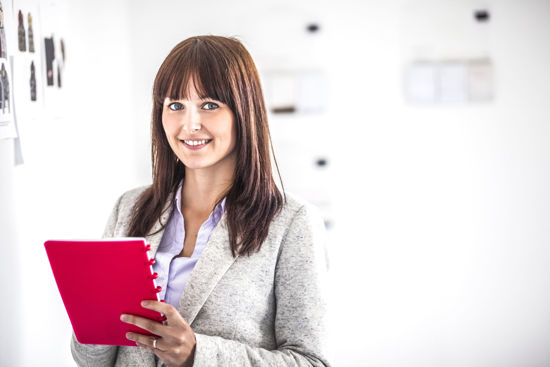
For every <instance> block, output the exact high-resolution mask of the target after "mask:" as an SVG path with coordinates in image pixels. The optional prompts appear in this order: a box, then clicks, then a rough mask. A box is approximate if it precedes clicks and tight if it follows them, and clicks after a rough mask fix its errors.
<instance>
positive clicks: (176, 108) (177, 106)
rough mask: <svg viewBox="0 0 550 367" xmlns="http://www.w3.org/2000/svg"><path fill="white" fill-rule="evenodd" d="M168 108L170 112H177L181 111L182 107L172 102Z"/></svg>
mask: <svg viewBox="0 0 550 367" xmlns="http://www.w3.org/2000/svg"><path fill="white" fill-rule="evenodd" d="M168 108H169V109H171V110H172V111H179V110H183V105H182V104H181V103H179V102H173V103H170V104H169V105H168Z"/></svg>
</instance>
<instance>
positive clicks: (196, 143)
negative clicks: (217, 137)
mask: <svg viewBox="0 0 550 367" xmlns="http://www.w3.org/2000/svg"><path fill="white" fill-rule="evenodd" d="M180 141H181V142H182V143H183V145H185V147H187V148H189V149H192V150H197V149H201V148H203V147H205V146H206V145H207V144H208V143H210V142H211V141H212V139H181V140H180Z"/></svg>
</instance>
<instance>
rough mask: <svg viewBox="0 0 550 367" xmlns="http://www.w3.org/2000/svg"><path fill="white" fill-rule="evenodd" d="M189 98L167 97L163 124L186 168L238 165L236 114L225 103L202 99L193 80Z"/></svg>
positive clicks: (190, 85)
mask: <svg viewBox="0 0 550 367" xmlns="http://www.w3.org/2000/svg"><path fill="white" fill-rule="evenodd" d="M187 98H188V99H182V100H172V99H170V98H168V97H167V98H166V99H165V100H164V104H163V108H162V125H163V127H164V132H165V133H166V138H167V139H168V143H169V144H170V147H171V148H172V150H173V151H174V153H175V154H176V156H177V157H178V158H179V160H180V161H181V162H182V163H183V164H184V165H185V167H186V170H189V169H192V170H205V169H215V170H218V169H229V170H231V172H233V169H234V167H235V162H236V158H235V155H236V153H235V144H236V140H237V137H236V131H235V130H236V129H235V115H234V114H233V111H231V109H230V108H229V107H228V106H227V105H226V104H224V103H222V102H220V101H216V100H214V99H212V98H207V99H201V98H200V97H199V95H198V94H197V91H196V90H195V87H194V84H193V81H192V80H191V81H190V82H189V93H188V97H187Z"/></svg>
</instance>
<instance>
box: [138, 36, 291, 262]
mask: <svg viewBox="0 0 550 367" xmlns="http://www.w3.org/2000/svg"><path fill="white" fill-rule="evenodd" d="M191 80H192V81H193V83H194V84H195V85H194V86H195V89H196V90H197V92H198V94H199V95H200V96H201V97H202V98H207V97H209V98H213V99H216V100H218V101H220V102H223V103H225V104H227V105H228V106H229V108H230V109H231V110H232V111H233V113H234V115H235V123H236V135H237V141H236V146H235V150H236V157H237V158H236V162H237V163H236V165H235V172H234V181H233V184H232V186H231V187H230V188H229V189H228V191H227V192H226V195H225V197H226V201H225V208H226V212H227V215H226V217H227V226H228V232H229V244H230V247H231V252H232V254H233V256H236V254H239V255H250V254H252V253H254V252H256V251H258V250H259V249H260V247H261V245H262V243H263V242H264V240H265V239H266V237H267V234H268V230H269V224H270V223H271V221H272V220H273V218H274V217H275V215H276V214H277V213H278V212H279V211H280V210H281V208H282V206H283V204H284V197H283V194H281V192H280V191H279V189H278V188H277V186H276V184H275V181H274V179H273V175H272V167H271V156H270V148H272V146H271V137H270V134H269V128H268V124H267V113H266V108H265V103H264V98H263V94H262V89H261V85H260V78H259V76H258V71H257V70H256V66H255V65H254V61H253V60H252V57H251V56H250V54H249V53H248V51H247V50H246V49H245V48H244V46H243V45H242V44H241V43H240V42H239V41H238V40H236V39H233V38H226V37H219V36H197V37H191V38H188V39H186V40H184V41H183V42H181V43H179V44H178V45H176V47H174V48H173V49H172V51H171V52H170V54H169V55H168V56H167V57H166V59H165V60H164V62H163V63H162V65H161V66H160V68H159V71H158V73H157V76H156V78H155V82H154V86H153V113H152V126H151V128H152V132H151V135H152V146H151V150H152V151H151V153H152V154H151V158H152V167H153V184H152V185H151V186H150V187H149V188H148V189H147V190H145V191H144V192H143V194H142V195H141V197H140V198H139V200H138V201H137V203H136V205H135V207H134V211H133V216H132V219H131V222H130V230H129V234H128V235H129V236H140V237H141V236H146V235H148V234H150V233H149V232H150V231H151V229H152V227H153V225H154V223H155V221H158V220H159V219H160V217H161V215H162V211H163V210H169V208H171V206H169V207H166V208H165V204H166V202H167V200H169V199H170V198H172V197H173V195H174V193H175V190H176V189H177V187H178V185H179V183H180V182H181V180H182V179H184V178H185V167H184V165H183V164H182V163H181V161H179V160H178V159H177V157H176V155H175V154H174V152H173V151H172V149H171V148H170V145H169V144H168V140H167V139H166V135H165V133H164V129H163V126H162V108H163V103H164V100H165V98H166V97H169V98H171V99H185V98H186V95H187V94H188V86H189V84H188V83H189V82H190V81H191ZM271 151H272V149H271ZM274 162H275V166H276V165H277V163H276V161H275V160H274ZM277 171H278V169H277ZM221 200H223V197H222V198H219V201H218V203H219V202H220V201H221ZM212 209H213V208H212ZM165 225H166V223H162V228H163V227H164V226H165Z"/></svg>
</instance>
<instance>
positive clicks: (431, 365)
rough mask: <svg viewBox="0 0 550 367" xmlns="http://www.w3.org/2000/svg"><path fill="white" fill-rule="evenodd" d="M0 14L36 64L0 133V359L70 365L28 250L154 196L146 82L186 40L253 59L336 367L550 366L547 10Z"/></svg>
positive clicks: (37, 258) (40, 266)
mask: <svg viewBox="0 0 550 367" xmlns="http://www.w3.org/2000/svg"><path fill="white" fill-rule="evenodd" d="M2 3H7V1H3V2H2ZM11 3H12V6H13V8H10V9H9V12H8V11H7V10H6V9H7V6H5V8H6V9H4V18H7V17H11V19H12V23H13V26H14V27H17V24H16V23H17V17H18V12H17V11H18V9H19V8H23V9H27V8H29V9H30V8H32V9H36V13H35V16H34V17H33V25H35V26H36V28H35V31H34V34H35V46H36V49H37V52H38V53H41V55H40V57H38V58H37V61H36V79H37V82H36V83H37V84H36V85H37V86H38V89H37V92H36V93H37V97H38V98H37V99H38V100H37V101H34V102H35V103H30V102H28V101H27V102H26V103H23V102H22V103H21V104H19V103H17V102H18V101H17V100H16V99H15V100H14V101H15V102H14V103H13V104H12V105H11V107H13V108H15V109H14V112H15V115H14V116H12V119H15V120H16V123H17V137H14V136H11V137H7V138H4V139H0V249H1V252H2V255H3V261H2V266H0V282H1V285H2V286H1V289H2V302H0V322H1V324H0V325H1V326H0V330H1V331H2V332H1V333H0V365H2V366H36V365H40V366H74V362H73V360H72V357H71V353H70V348H69V343H70V336H71V332H72V329H71V325H70V322H69V319H68V317H67V314H66V312H65V309H64V307H63V303H62V300H61V298H60V296H59V293H58V290H57V287H56V284H55V281H54V278H53V275H52V272H51V269H50V267H49V264H48V261H47V257H46V253H45V251H44V246H43V243H44V242H45V241H46V240H49V239H79V238H87V239H91V238H98V237H100V236H101V234H102V232H103V227H104V225H105V223H106V221H107V217H108V215H109V213H110V211H111V209H112V207H113V205H114V203H115V201H116V199H117V198H118V197H119V195H120V194H121V193H123V192H124V191H126V190H128V189H130V188H133V187H138V186H142V185H147V184H148V183H150V182H151V171H150V115H151V91H152V83H153V79H154V76H155V74H156V71H157V70H158V67H159V66H160V63H161V62H162V60H163V59H164V57H165V56H166V55H167V54H168V52H169V51H170V49H171V48H172V47H173V46H174V45H175V44H176V43H178V42H179V41H181V40H183V39H185V38H187V37H190V36H193V35H198V34H216V35H224V36H235V37H237V38H238V39H239V40H241V41H242V42H243V43H244V44H245V46H246V47H247V48H248V49H249V51H250V53H251V54H252V56H253V58H254V60H255V61H256V64H257V67H258V70H259V72H260V75H261V78H262V83H263V86H264V92H265V97H266V103H267V106H268V109H269V123H270V129H271V133H272V139H273V146H274V151H275V154H276V158H277V161H278V164H279V168H280V171H281V176H282V181H283V183H284V184H285V189H286V190H288V191H289V192H293V193H295V194H297V195H299V196H301V197H303V198H305V199H307V200H308V201H310V202H312V203H313V204H315V205H317V206H318V207H319V208H320V210H321V211H322V213H323V215H324V219H325V224H326V228H327V236H328V238H329V241H328V244H327V257H328V260H329V275H330V286H329V289H327V291H328V292H329V294H330V302H331V304H330V320H331V340H332V346H333V354H334V361H335V366H343V367H353V366H357V367H362V366H373V367H389V366H392V367H405V366H406V367H415V366H418V367H420V366H422V367H441V366H445V367H466V366H467V367H493V366H494V367H496V366H498V367H525V366H530V367H539V366H540V367H542V366H549V365H550V354H549V353H548V345H549V343H550V296H549V292H548V290H549V289H550V266H548V264H549V263H550V246H549V244H550V190H549V188H550V144H549V142H550V108H549V105H550V1H548V0H525V1H512V0H483V1H481V0H479V1H477V0H460V1H455V0H388V1H359V0H341V1H325V0H323V1H313V0H300V1H291V0H267V1H252V0H231V1H222V0H212V1H208V2H198V1H195V2H191V1H181V0H180V1H176V0H164V1H160V2H152V1H143V0H138V1H130V0H122V1H116V2H114V1H106V0H96V1H89V0H72V1H69V0H47V1H35V2H32V1H30V0H28V1H15V0H14V1H12V2H11ZM4 5H5V4H4ZM24 21H28V20H27V18H26V16H25V17H24ZM25 24H26V23H25ZM14 29H15V28H14ZM27 33H28V32H27ZM10 37H11V39H13V40H16V39H17V37H16V36H15V35H14V34H12V36H10ZM46 38H52V39H54V40H56V42H58V41H60V40H61V39H62V40H63V44H64V51H63V55H62V56H59V55H60V54H59V52H60V46H59V45H60V43H59V42H58V43H56V52H58V54H57V55H58V56H57V59H56V61H54V65H56V66H59V67H58V68H54V70H53V73H54V74H53V75H54V76H55V77H56V78H57V77H58V76H59V77H60V78H61V77H62V83H59V81H58V80H54V82H53V85H48V82H47V80H46V79H47V75H46V74H47V72H48V65H46V60H45V59H46V58H47V57H46V56H47V55H46V50H45V41H44V39H46ZM15 42H16V41H14V42H13V43H12V44H13V49H14V51H13V53H12V52H11V51H10V50H11V49H10V48H8V54H10V55H15V56H14V57H13V59H11V60H10V58H9V57H8V58H6V60H7V61H6V62H8V61H11V70H12V73H13V74H11V75H13V80H12V84H13V85H12V86H13V90H14V98H17V94H18V93H21V91H22V90H26V88H28V86H29V81H28V79H23V78H19V79H18V78H17V76H18V70H19V68H20V65H21V63H26V62H28V61H29V58H28V57H30V54H24V53H22V52H20V51H17V50H15V49H16V48H17V44H16V43H15ZM8 46H9V47H11V45H10V44H9V43H8ZM27 53H28V51H27ZM60 57H61V59H60ZM61 60H62V61H61ZM56 62H57V64H55V63H56ZM25 65H27V64H25ZM56 78H54V79H56ZM58 84H61V86H60V85H58ZM26 93H28V92H25V93H24V94H25V96H27V94H26ZM19 106H25V107H21V108H19ZM12 135H13V134H12Z"/></svg>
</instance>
